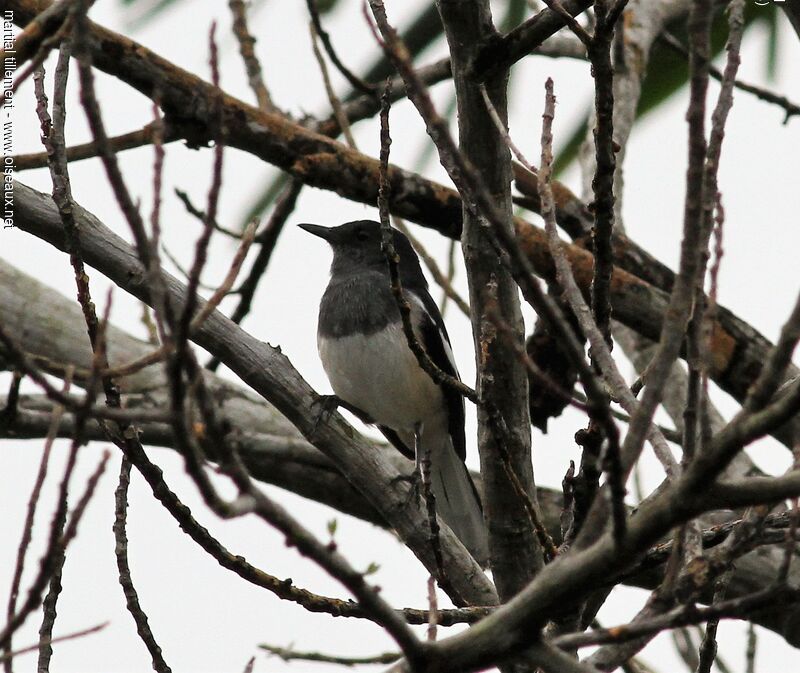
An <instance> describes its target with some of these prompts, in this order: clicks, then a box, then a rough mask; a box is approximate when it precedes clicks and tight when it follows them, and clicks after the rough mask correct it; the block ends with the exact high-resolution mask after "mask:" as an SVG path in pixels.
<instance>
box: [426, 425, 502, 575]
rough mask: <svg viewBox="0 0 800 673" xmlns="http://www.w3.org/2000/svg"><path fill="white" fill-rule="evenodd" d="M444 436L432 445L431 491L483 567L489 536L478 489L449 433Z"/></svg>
mask: <svg viewBox="0 0 800 673" xmlns="http://www.w3.org/2000/svg"><path fill="white" fill-rule="evenodd" d="M443 439H444V440H445V441H442V442H440V443H438V445H435V446H431V447H430V459H431V490H432V491H433V495H434V496H435V497H436V512H437V514H438V515H439V516H440V517H441V518H442V520H443V521H444V522H445V523H446V524H447V525H448V526H450V528H451V529H452V530H453V532H454V533H455V534H456V535H457V536H458V539H459V540H461V543H462V544H463V545H464V546H465V547H466V548H467V550H468V551H469V553H470V554H472V556H473V557H474V558H475V560H476V561H477V562H478V563H479V564H480V565H481V567H486V565H487V564H488V562H489V538H488V532H487V530H486V523H485V522H484V520H483V510H482V508H481V502H480V499H479V497H478V492H477V490H476V489H475V484H474V483H473V481H472V477H470V475H469V471H468V470H467V466H466V465H465V464H464V462H463V461H462V460H461V459H460V458H459V457H458V455H457V454H456V452H455V449H454V448H453V444H452V442H451V441H450V437H449V435H445V437H443Z"/></svg>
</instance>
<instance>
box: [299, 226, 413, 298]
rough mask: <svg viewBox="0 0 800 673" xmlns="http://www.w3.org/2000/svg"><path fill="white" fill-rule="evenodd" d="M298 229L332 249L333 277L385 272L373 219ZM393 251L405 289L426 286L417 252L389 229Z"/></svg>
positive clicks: (401, 235) (407, 241)
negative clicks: (396, 257) (398, 260)
mask: <svg viewBox="0 0 800 673" xmlns="http://www.w3.org/2000/svg"><path fill="white" fill-rule="evenodd" d="M298 226H299V227H300V228H301V229H305V230H306V231H307V232H308V233H310V234H314V236H319V237H320V238H323V239H325V240H326V241H327V242H328V243H329V244H330V246H331V248H333V264H332V265H331V274H332V275H333V276H335V277H336V276H349V275H351V274H354V273H359V272H361V271H365V270H378V271H381V272H386V273H388V266H387V263H386V255H385V254H384V252H383V248H382V235H381V225H380V224H379V223H378V222H374V221H372V220H356V221H355V222H347V223H345V224H342V225H340V226H338V227H322V226H320V225H318V224H300V225H298ZM392 239H393V241H394V248H395V250H396V251H397V254H398V256H399V257H400V281H401V282H402V283H403V285H405V286H408V287H413V286H417V287H419V286H420V285H422V286H423V287H427V282H426V281H425V277H424V276H423V275H422V269H421V268H420V265H419V259H418V258H417V253H416V252H414V248H412V247H411V242H410V241H409V240H408V238H406V236H405V235H404V234H403V233H401V232H399V231H397V230H396V229H392Z"/></svg>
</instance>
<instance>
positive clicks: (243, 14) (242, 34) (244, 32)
mask: <svg viewBox="0 0 800 673" xmlns="http://www.w3.org/2000/svg"><path fill="white" fill-rule="evenodd" d="M228 7H230V8H231V14H233V34H234V35H235V36H236V40H237V41H238V42H239V53H240V54H241V55H242V61H244V67H245V70H247V81H248V82H249V84H250V88H251V89H252V90H253V93H254V94H255V96H256V101H257V102H258V107H260V108H261V109H262V110H264V112H275V111H276V110H275V105H274V104H273V102H272V98H270V95H269V90H268V89H267V86H266V84H264V77H263V75H262V72H261V63H260V62H259V60H258V56H256V52H255V49H254V47H255V43H256V39H255V38H254V37H253V34H252V33H251V32H250V30H249V28H248V27H247V7H246V6H245V3H244V0H228Z"/></svg>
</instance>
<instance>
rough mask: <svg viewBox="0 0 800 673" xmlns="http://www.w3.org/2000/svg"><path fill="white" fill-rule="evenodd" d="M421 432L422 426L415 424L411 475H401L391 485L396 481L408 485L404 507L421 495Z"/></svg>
mask: <svg viewBox="0 0 800 673" xmlns="http://www.w3.org/2000/svg"><path fill="white" fill-rule="evenodd" d="M421 432H422V424H421V423H417V424H416V425H415V426H414V471H413V472H412V473H411V474H401V475H398V476H397V477H395V478H394V479H392V483H393V484H394V483H397V482H398V481H406V482H408V483H409V485H410V487H411V488H410V490H409V492H408V498H406V501H405V503H404V504H403V506H404V507H406V506H408V503H409V502H411V500H412V499H413V500H416V499H417V498H419V497H420V496H421V495H422V488H421V486H422V471H421V469H420V460H421V456H422V453H421V449H420V434H421Z"/></svg>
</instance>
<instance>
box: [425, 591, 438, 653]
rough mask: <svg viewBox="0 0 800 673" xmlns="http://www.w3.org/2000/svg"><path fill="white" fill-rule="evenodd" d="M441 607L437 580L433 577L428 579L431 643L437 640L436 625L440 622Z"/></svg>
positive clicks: (429, 634)
mask: <svg viewBox="0 0 800 673" xmlns="http://www.w3.org/2000/svg"><path fill="white" fill-rule="evenodd" d="M438 613H439V605H438V602H437V600H436V578H435V577H434V576H433V575H431V576H429V577H428V615H429V617H428V630H427V632H426V635H427V638H428V640H430V641H435V640H436V625H437V623H438V620H439V615H438Z"/></svg>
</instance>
